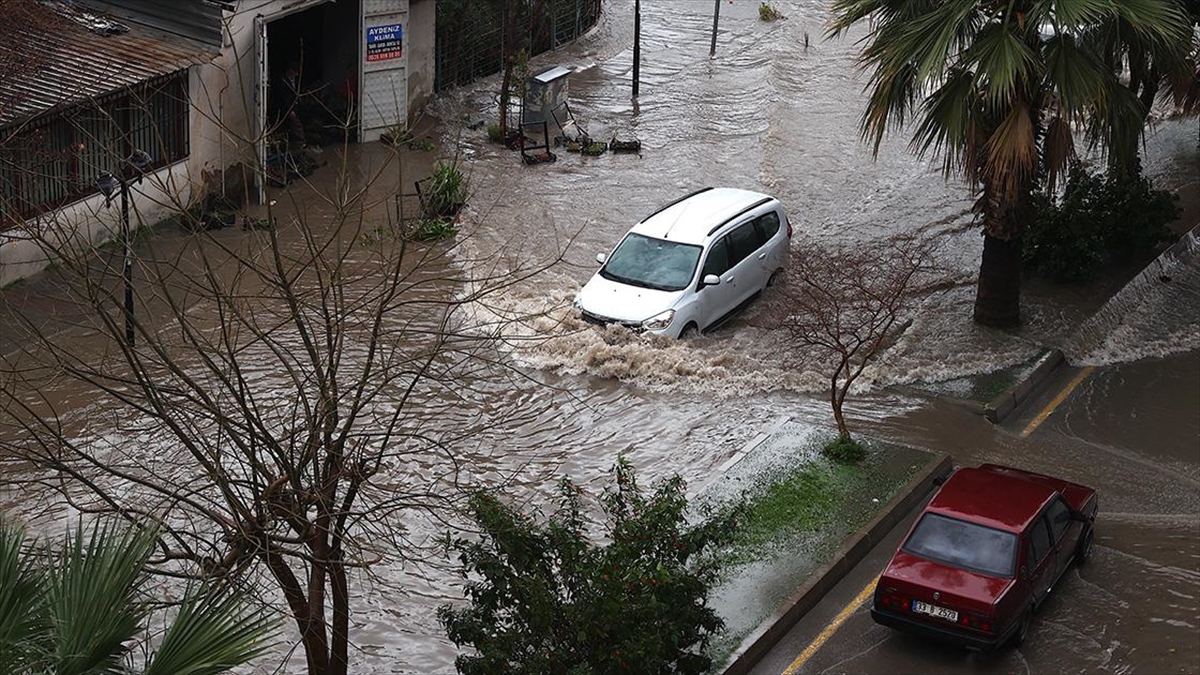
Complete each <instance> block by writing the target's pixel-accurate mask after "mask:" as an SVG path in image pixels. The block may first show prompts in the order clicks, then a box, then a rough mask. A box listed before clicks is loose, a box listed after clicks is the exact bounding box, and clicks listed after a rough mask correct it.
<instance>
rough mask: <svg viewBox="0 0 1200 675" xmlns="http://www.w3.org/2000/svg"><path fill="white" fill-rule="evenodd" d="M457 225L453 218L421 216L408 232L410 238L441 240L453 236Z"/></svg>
mask: <svg viewBox="0 0 1200 675" xmlns="http://www.w3.org/2000/svg"><path fill="white" fill-rule="evenodd" d="M457 232H458V225H457V224H455V222H454V219H453V218H422V219H421V220H419V221H417V224H416V226H415V227H413V229H412V231H411V232H409V238H410V239H416V240H417V241H441V240H442V239H447V238H449V237H453V236H454V235H455V233H457Z"/></svg>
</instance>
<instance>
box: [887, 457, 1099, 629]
mask: <svg viewBox="0 0 1200 675" xmlns="http://www.w3.org/2000/svg"><path fill="white" fill-rule="evenodd" d="M1096 509H1097V499H1096V491H1095V490H1093V489H1091V488H1088V487H1084V486H1082V485H1076V484H1075V483H1068V482H1067V481H1064V480H1059V479H1057V478H1051V477H1049V476H1043V475H1041V474H1036V473H1030V472H1028V471H1021V470H1020V469H1010V468H1007V467H1003V466H996V465H994V464H984V465H983V466H980V467H977V468H963V469H958V470H957V471H955V472H954V473H953V474H952V475H951V476H950V478H949V479H948V480H947V481H946V483H945V484H944V485H942V488H941V490H939V491H938V493H937V494H936V495H934V497H933V499H932V500H931V501H930V502H929V505H928V506H926V507H925V511H924V512H923V513H921V517H920V518H918V519H917V522H916V523H915V524H914V525H913V527H912V529H911V530H909V533H908V536H907V537H906V538H905V540H904V543H903V544H901V545H900V548H899V549H898V550H897V551H896V555H894V556H893V557H892V561H891V562H890V563H888V566H887V569H885V570H884V571H883V574H882V575H881V576H880V578H879V583H878V584H877V585H876V586H875V602H874V605H873V606H872V607H871V617H872V618H873V619H875V621H876V622H878V623H881V624H883V625H885V626H891V627H892V628H897V629H900V630H904V631H908V632H913V633H918V634H922V635H928V636H932V637H936V638H940V639H944V640H948V641H950V642H954V643H957V644H960V645H963V646H966V647H969V648H972V649H992V648H995V647H999V646H1001V645H1003V644H1005V643H1006V642H1008V641H1009V640H1011V641H1012V643H1013V644H1014V645H1019V644H1021V642H1023V641H1024V640H1025V636H1026V635H1027V634H1028V632H1029V622H1030V617H1031V616H1032V615H1033V613H1034V612H1035V611H1036V610H1037V609H1038V607H1039V606H1040V605H1041V603H1042V602H1043V601H1044V600H1045V599H1046V597H1047V596H1048V595H1049V594H1050V591H1051V589H1053V588H1054V585H1055V584H1056V583H1058V580H1059V578H1060V577H1062V575H1063V573H1064V572H1065V571H1066V570H1067V568H1068V567H1070V565H1071V563H1072V562H1075V563H1082V562H1083V561H1084V560H1086V559H1087V556H1088V553H1090V552H1091V547H1092V526H1093V523H1094V522H1095V518H1096Z"/></svg>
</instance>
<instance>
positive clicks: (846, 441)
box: [821, 436, 867, 464]
mask: <svg viewBox="0 0 1200 675" xmlns="http://www.w3.org/2000/svg"><path fill="white" fill-rule="evenodd" d="M821 454H822V455H825V456H826V457H828V458H829V459H831V460H833V461H835V462H837V463H838V464H858V463H859V462H861V461H862V460H863V459H864V458H865V457H866V456H867V448H866V446H865V445H863V444H862V443H859V442H858V441H856V440H854V439H853V438H851V437H849V436H838V437H837V438H835V439H833V440H832V441H829V442H828V443H826V444H825V447H824V448H822V449H821Z"/></svg>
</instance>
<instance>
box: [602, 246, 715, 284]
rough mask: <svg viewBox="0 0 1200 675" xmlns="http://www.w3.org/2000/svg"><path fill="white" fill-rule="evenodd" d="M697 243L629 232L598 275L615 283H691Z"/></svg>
mask: <svg viewBox="0 0 1200 675" xmlns="http://www.w3.org/2000/svg"><path fill="white" fill-rule="evenodd" d="M699 262H700V247H699V246H694V245H692V244H681V243H679V242H675V241H667V240H665V239H655V238H653V237H647V236H645V235H641V234H633V233H630V235H629V236H627V237H625V239H624V240H622V241H621V244H620V245H619V246H617V250H615V251H613V252H612V255H611V256H609V257H608V262H606V263H604V267H601V268H600V276H602V277H604V278H605V279H608V280H609V281H615V282H617V283H622V284H629V285H631V286H642V287H644V288H654V289H657V290H660V291H678V290H680V289H683V288H687V287H688V286H689V285H691V283H692V277H693V276H694V275H695V273H696V265H697V263H699Z"/></svg>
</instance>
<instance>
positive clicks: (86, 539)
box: [46, 523, 154, 675]
mask: <svg viewBox="0 0 1200 675" xmlns="http://www.w3.org/2000/svg"><path fill="white" fill-rule="evenodd" d="M153 544H154V535H153V532H152V531H149V530H131V529H125V528H121V527H118V526H116V525H115V524H111V523H110V524H100V523H97V524H96V525H94V526H93V527H92V528H91V530H90V531H89V532H87V533H86V534H85V532H84V527H83V525H82V524H80V525H78V526H77V527H76V529H75V531H74V533H73V534H71V535H68V537H67V539H66V541H65V545H64V548H63V551H62V552H61V559H60V560H59V561H58V562H59V564H57V565H54V566H51V568H50V570H49V573H48V574H47V579H46V582H47V583H46V600H47V604H48V605H49V608H50V615H51V620H52V623H53V635H54V648H55V652H54V654H53V656H52V658H53V661H54V664H53V670H54V672H55V673H57V674H58V675H84V674H85V673H86V674H91V673H117V672H120V671H121V661H122V659H123V658H124V656H125V654H126V652H127V651H128V649H129V647H128V646H129V645H130V644H131V643H132V641H133V640H134V638H135V637H136V636H137V635H138V634H139V631H140V629H141V627H142V625H143V620H144V618H145V617H146V612H147V609H146V606H145V604H144V603H143V602H141V601H140V600H139V598H138V593H139V587H140V585H141V581H142V580H143V577H144V566H145V562H146V560H147V558H148V557H149V555H150V552H151V550H152V547H153Z"/></svg>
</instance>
